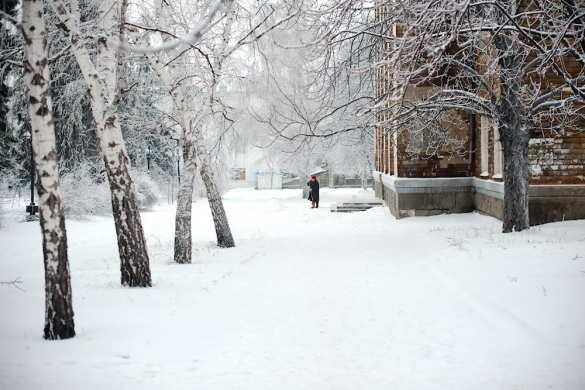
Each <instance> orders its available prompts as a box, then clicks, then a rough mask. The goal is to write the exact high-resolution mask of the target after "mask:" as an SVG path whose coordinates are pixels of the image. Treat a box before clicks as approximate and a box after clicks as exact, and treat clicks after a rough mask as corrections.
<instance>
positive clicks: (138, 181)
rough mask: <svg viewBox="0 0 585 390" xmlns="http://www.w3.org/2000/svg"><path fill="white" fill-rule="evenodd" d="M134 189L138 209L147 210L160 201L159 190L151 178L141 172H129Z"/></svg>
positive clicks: (145, 172) (144, 172) (147, 173)
mask: <svg viewBox="0 0 585 390" xmlns="http://www.w3.org/2000/svg"><path fill="white" fill-rule="evenodd" d="M131 175H132V179H134V185H135V187H136V201H137V202H138V207H139V208H140V209H149V208H151V207H152V206H154V205H155V204H156V203H158V202H159V201H160V199H161V190H160V187H159V185H158V184H157V182H156V180H155V179H154V178H153V176H152V175H151V174H150V173H149V172H147V171H142V170H133V171H132V172H131Z"/></svg>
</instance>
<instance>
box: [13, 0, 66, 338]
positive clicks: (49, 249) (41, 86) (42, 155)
mask: <svg viewBox="0 0 585 390" xmlns="http://www.w3.org/2000/svg"><path fill="white" fill-rule="evenodd" d="M42 7H43V3H42V2H41V1H35V0H25V1H24V2H23V5H22V12H23V26H22V32H23V36H24V41H25V59H24V69H25V78H26V83H27V85H28V90H29V102H30V104H29V113H30V119H31V128H32V141H33V142H32V144H33V153H34V158H35V163H36V171H37V178H38V180H37V192H38V195H39V210H40V223H41V231H42V237H43V260H44V267H45V329H44V337H45V339H49V340H55V339H68V338H71V337H73V336H75V325H74V322H73V304H72V294H71V280H70V276H69V260H68V257H67V231H66V229H65V217H64V215H63V209H62V207H61V195H60V194H59V176H58V171H57V149H56V145H55V128H54V125H53V111H52V103H51V97H50V95H49V68H48V50H47V32H46V29H45V23H44V20H43V16H42V15H43V8H42Z"/></svg>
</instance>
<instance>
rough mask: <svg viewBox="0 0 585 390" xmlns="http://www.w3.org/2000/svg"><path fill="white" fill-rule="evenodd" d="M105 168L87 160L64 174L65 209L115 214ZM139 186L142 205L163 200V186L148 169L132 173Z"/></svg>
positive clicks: (75, 213) (72, 212) (72, 214)
mask: <svg viewBox="0 0 585 390" xmlns="http://www.w3.org/2000/svg"><path fill="white" fill-rule="evenodd" d="M100 170H101V167H100V166H96V165H94V164H92V163H91V162H83V163H81V164H80V165H79V166H77V167H76V168H75V169H73V170H70V171H65V172H62V173H61V194H62V196H63V208H64V210H65V214H66V215H67V216H69V217H82V216H87V215H108V214H111V213H112V203H111V196H110V189H109V187H108V181H107V178H106V177H105V174H104V173H100ZM131 175H132V178H133V179H134V184H135V188H136V200H137V203H138V207H139V208H140V209H141V210H143V209H148V208H150V207H152V206H153V205H155V204H156V203H157V202H159V200H160V197H161V195H160V194H161V192H160V189H159V185H158V184H157V183H156V181H155V180H154V179H153V178H152V177H151V176H150V174H149V173H148V172H145V171H140V170H133V171H132V172H131Z"/></svg>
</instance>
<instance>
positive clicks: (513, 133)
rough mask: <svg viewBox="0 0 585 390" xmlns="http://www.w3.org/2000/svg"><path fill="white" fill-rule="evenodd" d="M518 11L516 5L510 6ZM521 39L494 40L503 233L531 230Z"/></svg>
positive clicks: (502, 35) (504, 37) (500, 37)
mask: <svg viewBox="0 0 585 390" xmlns="http://www.w3.org/2000/svg"><path fill="white" fill-rule="evenodd" d="M510 3H511V5H510V9H512V10H515V8H516V6H515V1H511V2H510ZM513 14H514V12H512V15H513ZM517 40H518V37H517V36H515V35H514V33H505V32H500V33H499V34H497V35H496V37H495V45H496V48H497V49H498V52H499V53H498V54H499V58H498V61H499V65H500V80H501V82H500V91H501V96H500V99H499V102H498V105H497V107H498V122H499V129H500V139H501V142H502V149H503V154H504V216H503V227H502V230H503V232H504V233H509V232H512V231H521V230H525V229H528V228H529V227H530V221H529V213H528V210H529V209H528V176H529V175H528V145H529V141H530V131H529V130H528V127H527V122H528V121H527V118H526V111H525V109H524V107H523V105H522V102H521V100H520V88H521V81H522V77H523V75H522V71H521V69H520V63H521V61H522V59H521V58H520V56H521V54H520V50H519V48H518V43H517Z"/></svg>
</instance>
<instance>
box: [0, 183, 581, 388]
mask: <svg viewBox="0 0 585 390" xmlns="http://www.w3.org/2000/svg"><path fill="white" fill-rule="evenodd" d="M352 197H359V198H368V197H371V192H370V193H367V194H365V193H363V192H361V191H360V190H324V191H323V194H322V207H321V208H320V209H318V210H310V209H309V208H308V203H307V202H306V201H304V200H301V199H300V195H299V192H298V191H295V190H283V191H262V192H259V191H254V190H248V189H240V190H233V191H231V192H229V193H228V194H227V195H226V197H225V199H226V207H227V210H228V215H229V217H230V222H231V224H232V230H233V232H234V236H235V238H236V241H237V247H236V248H234V249H219V248H216V247H215V245H214V232H213V228H212V222H211V217H210V213H209V209H208V207H207V204H206V202H205V201H204V200H201V201H198V202H197V203H195V204H194V213H193V224H194V227H193V231H194V239H195V243H194V245H195V247H196V249H195V251H194V258H193V260H194V263H193V264H192V265H177V264H173V263H172V243H173V239H172V235H173V217H174V215H173V209H172V208H171V207H160V208H158V209H156V210H154V211H152V212H147V213H143V222H144V227H145V231H146V234H147V237H148V247H149V251H150V255H151V263H152V273H153V280H154V287H153V288H150V289H128V288H122V287H120V286H119V269H118V260H117V248H116V241H115V235H114V225H113V222H112V220H111V218H105V217H92V218H89V219H88V220H84V221H73V220H68V221H67V228H68V235H69V249H70V251H69V257H70V262H71V268H72V272H71V274H72V282H73V294H74V296H73V298H74V308H75V313H76V317H75V320H76V328H77V333H78V334H77V337H76V338H74V339H71V340H67V341H58V342H54V341H52V342H49V341H44V340H43V339H42V338H41V334H42V325H43V314H44V306H43V282H42V280H43V272H42V259H41V243H40V231H39V230H40V229H39V226H38V224H37V223H20V222H15V221H12V220H11V219H10V218H8V220H7V221H6V220H5V221H4V226H3V227H2V228H1V229H0V281H10V280H14V279H17V278H20V279H21V280H22V282H23V283H22V284H21V285H20V286H21V287H22V288H23V289H24V291H20V290H19V289H17V288H15V287H13V286H11V285H5V284H3V285H0V389H3V390H4V389H6V390H19V389H60V390H64V389H72V390H73V389H75V390H77V389H87V390H89V389H92V390H93V389H116V390H122V389H124V390H126V389H141V390H144V389H190V390H191V389H202V390H215V389H217V390H228V389H234V390H235V389H237V390H246V389H249V390H263V389H275V390H287V389H291V390H293V389H294V390H300V389H311V390H317V389H319V390H342V389H343V390H345V389H347V390H356V389H367V390H378V389H379V390H382V389H383V390H388V389H399V390H402V389H417V390H419V389H425V390H426V389H441V390H454V389H461V390H472V389H486V390H497V389H530V390H537V389H559V390H561V389H562V390H572V389H574V390H582V389H585V221H576V222H567V223H557V224H549V225H545V226H541V227H536V228H533V229H531V230H530V231H528V232H523V233H516V234H507V235H503V234H501V233H500V226H501V225H500V222H499V221H497V220H494V219H492V218H489V217H485V216H481V215H478V214H466V215H446V216H438V217H430V218H407V219H403V220H399V221H397V220H395V219H393V218H392V217H391V216H390V215H389V213H388V211H387V209H385V208H382V207H378V208H375V209H372V210H370V211H367V212H364V213H354V214H338V213H331V212H329V209H328V208H327V206H328V205H329V204H331V203H333V202H336V201H340V200H351V199H352Z"/></svg>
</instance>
